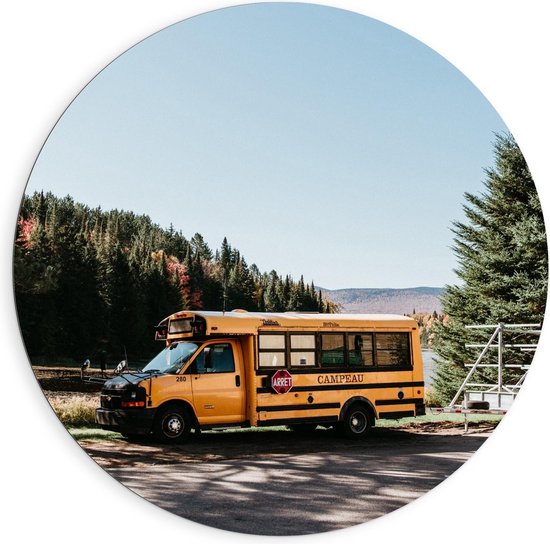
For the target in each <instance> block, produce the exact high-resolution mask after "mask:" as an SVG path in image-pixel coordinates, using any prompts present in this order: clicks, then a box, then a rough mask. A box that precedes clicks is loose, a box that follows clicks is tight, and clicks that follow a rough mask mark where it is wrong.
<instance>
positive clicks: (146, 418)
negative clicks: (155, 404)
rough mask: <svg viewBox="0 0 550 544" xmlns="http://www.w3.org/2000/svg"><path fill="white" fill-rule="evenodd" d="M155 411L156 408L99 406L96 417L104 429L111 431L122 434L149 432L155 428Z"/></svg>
mask: <svg viewBox="0 0 550 544" xmlns="http://www.w3.org/2000/svg"><path fill="white" fill-rule="evenodd" d="M155 413H156V409H155V408H135V409H130V410H121V409H107V408H97V409H96V412H95V419H96V422H97V423H98V424H99V425H100V426H101V428H102V429H106V430H109V431H116V432H118V433H122V434H149V433H150V432H151V430H152V428H153V419H154V417H155Z"/></svg>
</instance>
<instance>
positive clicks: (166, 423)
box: [162, 414, 185, 438]
mask: <svg viewBox="0 0 550 544" xmlns="http://www.w3.org/2000/svg"><path fill="white" fill-rule="evenodd" d="M184 429H185V423H184V421H183V418H182V417H181V416H180V415H179V414H167V415H166V416H165V418H164V419H163V421H162V430H163V432H164V434H165V435H166V436H168V437H170V438H177V437H178V436H180V435H181V434H182V433H183V430H184Z"/></svg>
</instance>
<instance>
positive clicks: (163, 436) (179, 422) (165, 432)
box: [153, 406, 192, 444]
mask: <svg viewBox="0 0 550 544" xmlns="http://www.w3.org/2000/svg"><path fill="white" fill-rule="evenodd" d="M191 428H192V422H191V418H190V417H189V413H188V412H187V410H185V409H184V408H181V407H180V406H166V407H164V408H161V410H160V411H159V413H158V414H157V417H156V418H155V424H154V427H153V433H154V435H155V437H156V438H157V439H158V440H160V441H161V442H164V443H165V444H171V443H173V444H176V443H179V442H183V441H184V440H185V439H186V438H187V437H188V436H189V433H190V432H191Z"/></svg>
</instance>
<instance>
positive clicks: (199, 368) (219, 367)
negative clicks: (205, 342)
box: [190, 344, 235, 374]
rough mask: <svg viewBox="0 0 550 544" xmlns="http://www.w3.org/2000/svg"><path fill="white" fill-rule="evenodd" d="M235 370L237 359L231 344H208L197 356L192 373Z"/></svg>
mask: <svg viewBox="0 0 550 544" xmlns="http://www.w3.org/2000/svg"><path fill="white" fill-rule="evenodd" d="M221 372H235V360H234V359H233V350H232V349H231V345H230V344H214V345H212V346H206V347H205V348H204V349H203V350H202V351H201V352H200V353H199V354H198V355H197V357H196V358H195V361H194V362H193V366H192V368H191V369H190V373H191V374H211V373H221Z"/></svg>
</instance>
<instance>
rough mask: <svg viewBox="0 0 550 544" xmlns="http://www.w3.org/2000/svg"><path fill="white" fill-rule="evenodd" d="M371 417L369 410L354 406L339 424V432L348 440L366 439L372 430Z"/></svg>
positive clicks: (357, 405)
mask: <svg viewBox="0 0 550 544" xmlns="http://www.w3.org/2000/svg"><path fill="white" fill-rule="evenodd" d="M371 427H372V424H371V417H370V413H369V411H368V409H367V408H365V407H364V406H362V405H360V404H353V405H352V406H350V407H349V409H348V410H347V411H346V413H345V415H344V417H343V419H342V421H340V424H339V430H340V431H341V433H342V434H343V435H344V436H345V437H347V438H353V439H360V438H365V437H366V436H367V435H368V434H369V433H370V430H371Z"/></svg>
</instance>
